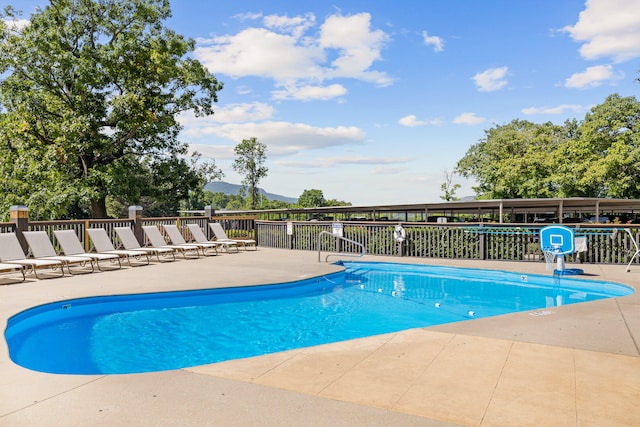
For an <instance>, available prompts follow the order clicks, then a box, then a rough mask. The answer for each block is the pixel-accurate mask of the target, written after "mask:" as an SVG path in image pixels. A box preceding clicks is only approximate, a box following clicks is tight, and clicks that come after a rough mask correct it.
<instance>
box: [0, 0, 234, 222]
mask: <svg viewBox="0 0 640 427" xmlns="http://www.w3.org/2000/svg"><path fill="white" fill-rule="evenodd" d="M14 16H16V14H15V12H14V11H13V9H11V8H8V9H5V12H4V15H2V16H0V18H2V17H8V18H11V17H14ZM170 16H171V10H170V7H169V2H168V1H167V0H135V1H131V0H83V1H79V0H51V1H50V5H49V6H47V7H46V8H44V9H42V10H39V11H38V12H37V13H35V14H33V15H32V16H31V19H30V23H29V24H28V25H27V26H26V27H24V28H21V29H17V28H13V27H10V25H9V24H7V21H3V20H0V126H1V129H2V132H0V134H1V135H0V157H1V158H0V163H1V164H2V167H1V168H0V174H1V175H0V181H2V182H3V184H2V193H1V195H0V197H1V200H0V204H1V205H3V206H5V207H6V205H8V204H15V203H21V204H28V205H29V207H30V211H31V212H32V213H34V215H35V216H36V217H43V218H52V217H63V216H64V215H69V214H70V213H71V212H79V213H84V214H86V215H91V216H93V217H105V216H107V209H106V206H107V203H106V202H107V198H108V197H113V198H115V199H121V200H127V201H128V202H129V203H136V202H138V201H139V200H141V199H142V198H143V197H151V198H155V197H158V195H160V194H165V195H166V194H169V195H171V196H174V197H185V196H186V194H185V192H188V190H189V189H191V190H193V189H194V188H195V187H193V186H192V185H195V184H196V183H197V182H198V176H199V172H198V171H196V172H195V174H194V173H191V172H188V171H187V169H188V166H189V162H188V160H186V159H184V157H183V156H184V155H185V154H186V153H187V146H186V144H184V143H181V142H179V141H178V135H179V132H180V129H181V126H180V124H179V123H178V121H177V115H178V114H179V113H181V112H184V111H187V110H193V111H194V113H195V114H196V116H201V115H209V114H213V107H212V106H213V103H214V102H216V101H217V92H218V91H219V90H221V89H222V85H221V84H220V83H219V82H218V81H217V80H216V78H215V76H214V75H213V74H211V73H209V72H208V71H207V70H206V68H204V66H202V64H200V63H199V62H198V61H196V60H194V59H193V58H191V57H190V55H189V54H190V52H192V51H193V49H194V47H195V43H194V41H193V40H191V39H185V38H184V37H182V36H181V35H178V34H176V33H175V32H174V31H172V30H170V29H168V28H166V27H164V26H163V21H164V20H166V19H167V18H169V17H170ZM209 170H210V171H214V173H213V175H217V174H218V173H219V171H218V170H217V169H216V168H215V164H213V165H210V167H209ZM200 172H201V171H200ZM178 184H180V185H189V187H186V188H184V189H178V188H176V186H177V185H178ZM167 197H168V196H167ZM165 201H166V200H165ZM160 202H161V203H162V202H163V201H162V200H161V201H160ZM172 203H173V202H172Z"/></svg>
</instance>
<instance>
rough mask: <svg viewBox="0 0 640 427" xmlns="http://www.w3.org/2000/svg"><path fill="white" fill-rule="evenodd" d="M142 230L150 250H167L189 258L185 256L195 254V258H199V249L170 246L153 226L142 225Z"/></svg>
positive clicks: (193, 246) (190, 246)
mask: <svg viewBox="0 0 640 427" xmlns="http://www.w3.org/2000/svg"><path fill="white" fill-rule="evenodd" d="M142 230H143V231H144V235H145V236H146V237H147V241H148V242H149V243H150V245H151V247H152V248H169V249H171V250H173V251H175V252H178V253H180V254H182V256H183V257H185V258H189V257H188V256H187V254H191V253H195V255H196V256H195V257H192V258H196V257H199V256H200V247H199V246H196V245H188V244H187V245H170V244H169V243H167V241H166V240H165V239H164V236H163V235H162V233H161V232H160V229H159V228H158V227H157V226H155V225H143V226H142Z"/></svg>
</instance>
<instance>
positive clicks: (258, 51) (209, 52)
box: [194, 28, 324, 82]
mask: <svg viewBox="0 0 640 427" xmlns="http://www.w3.org/2000/svg"><path fill="white" fill-rule="evenodd" d="M199 42H200V43H199V44H198V47H196V49H195V51H194V55H195V56H196V57H197V58H198V59H199V60H200V61H201V62H202V63H203V64H204V65H205V66H206V67H207V68H208V69H209V70H210V71H212V72H213V73H222V74H227V75H229V76H231V77H233V78H239V77H244V76H259V77H267V78H270V79H273V80H275V81H277V82H287V81H291V80H293V81H295V80H298V79H301V78H302V77H303V76H305V77H306V79H311V80H313V79H315V80H322V77H323V69H322V67H320V65H319V64H320V63H321V62H322V61H323V60H324V54H323V52H322V50H321V49H319V48H317V47H313V46H302V45H300V44H299V40H298V39H297V38H295V37H293V36H291V35H287V34H278V33H275V32H273V31H269V30H267V29H264V28H247V29H245V30H243V31H241V32H239V33H238V34H236V35H231V36H220V37H215V38H213V39H210V40H206V41H205V40H200V41H199Z"/></svg>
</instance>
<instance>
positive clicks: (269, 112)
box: [180, 102, 274, 128]
mask: <svg viewBox="0 0 640 427" xmlns="http://www.w3.org/2000/svg"><path fill="white" fill-rule="evenodd" d="M273 113H274V109H273V107H272V106H271V105H269V104H265V103H262V102H254V103H247V104H229V105H225V106H223V107H220V108H216V110H215V113H214V115H213V116H207V117H195V116H194V115H193V112H191V111H189V112H185V113H183V114H182V115H181V116H180V123H181V124H182V125H183V126H185V127H187V126H188V127H191V128H194V127H202V126H212V125H214V124H217V123H232V122H236V123H237V122H248V121H256V120H268V119H270V118H271V117H273Z"/></svg>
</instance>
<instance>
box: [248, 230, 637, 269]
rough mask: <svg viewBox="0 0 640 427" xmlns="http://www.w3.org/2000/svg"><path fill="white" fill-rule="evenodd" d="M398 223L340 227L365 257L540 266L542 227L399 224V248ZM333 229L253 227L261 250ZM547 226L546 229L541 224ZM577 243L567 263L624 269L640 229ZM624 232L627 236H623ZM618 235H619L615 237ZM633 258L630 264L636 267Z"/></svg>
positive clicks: (325, 244)
mask: <svg viewBox="0 0 640 427" xmlns="http://www.w3.org/2000/svg"><path fill="white" fill-rule="evenodd" d="M397 224H398V223H397V222H393V223H391V222H389V223H382V222H375V223H371V222H344V223H342V225H341V230H342V233H343V236H344V237H345V238H347V239H349V240H353V241H355V242H359V243H361V244H362V245H364V247H365V248H366V251H367V253H368V254H372V255H387V256H406V257H418V258H449V259H476V260H494V261H525V262H541V261H542V262H543V261H544V254H543V252H542V249H541V248H540V241H539V235H540V229H541V228H542V227H543V226H544V225H540V226H531V225H526V226H518V225H514V224H510V225H509V226H508V227H506V226H497V225H496V226H487V225H486V224H464V225H461V224H434V223H414V222H411V223H402V224H401V225H402V226H403V228H404V230H405V233H406V236H405V239H404V241H403V242H401V243H398V242H397V241H396V239H395V238H394V230H395V226H396V225H397ZM332 225H333V223H331V222H320V221H306V222H283V221H256V222H255V226H256V236H257V240H258V242H259V244H260V246H263V247H272V248H281V249H292V250H308V251H312V250H318V248H317V246H316V245H317V239H318V237H317V236H318V235H319V234H320V232H330V231H331V229H332ZM545 225H546V224H545ZM573 228H574V233H575V235H576V237H584V238H585V239H586V243H587V245H586V247H587V250H586V251H584V252H577V253H575V254H571V255H568V256H566V257H565V258H566V260H567V261H568V262H584V263H593V264H597V263H603V264H626V263H628V262H630V261H631V259H632V257H633V255H634V254H635V251H636V247H635V245H634V241H633V240H635V242H638V241H640V227H638V226H631V225H624V226H611V225H607V226H585V225H580V226H577V225H576V226H574V227H573ZM625 229H628V230H629V233H626V232H622V231H624V230H625ZM616 230H617V231H618V232H616ZM320 245H321V250H322V251H336V248H335V247H334V245H335V241H334V240H333V239H322V240H321V242H320ZM338 251H339V252H344V253H351V254H357V253H359V252H360V251H361V249H360V247H359V246H357V245H352V244H348V243H343V244H341V245H340V247H339V248H338ZM638 258H639V257H636V259H635V260H634V263H636V264H638V263H640V260H639V259H638Z"/></svg>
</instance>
